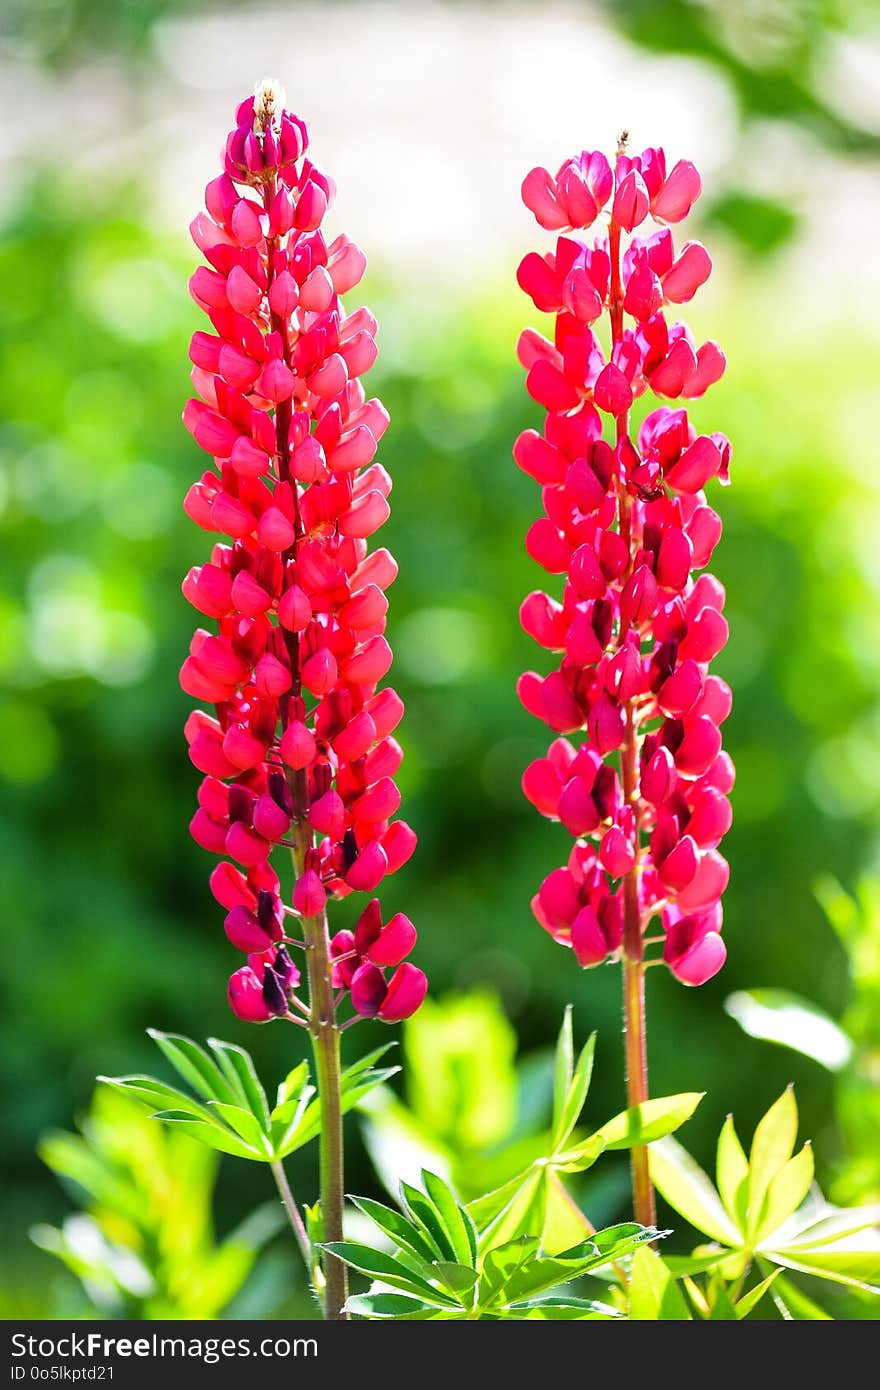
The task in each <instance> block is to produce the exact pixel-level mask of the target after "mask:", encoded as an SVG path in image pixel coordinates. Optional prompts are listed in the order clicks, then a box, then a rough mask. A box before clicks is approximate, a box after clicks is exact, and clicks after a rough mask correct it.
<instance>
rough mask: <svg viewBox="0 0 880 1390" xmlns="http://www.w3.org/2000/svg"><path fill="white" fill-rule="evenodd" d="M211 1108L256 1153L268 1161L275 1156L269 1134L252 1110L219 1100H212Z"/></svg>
mask: <svg viewBox="0 0 880 1390" xmlns="http://www.w3.org/2000/svg"><path fill="white" fill-rule="evenodd" d="M211 1109H212V1110H215V1111H216V1112H217V1114H218V1115H220V1116H221V1118H222V1119H224V1120H225V1121H226V1123H227V1125H228V1126H229V1128H230V1129H232V1130H234V1131H235V1133H236V1134H237V1135H238V1137H239V1138H240V1139H243V1140H244V1142H245V1143H246V1144H248V1145H249V1146H250V1148H252V1149H254V1150H255V1152H256V1153H260V1154H262V1155H263V1156H264V1158H266V1160H267V1161H268V1160H271V1159H272V1158H273V1156H274V1155H273V1150H272V1145H271V1142H270V1140H269V1136H268V1135H267V1134H265V1133H264V1131H263V1129H262V1127H261V1125H260V1122H259V1120H258V1119H257V1117H256V1115H254V1113H253V1112H252V1111H251V1110H245V1109H244V1107H243V1106H241V1105H225V1104H224V1103H223V1102H222V1101H219V1100H215V1101H213V1102H212V1104H211Z"/></svg>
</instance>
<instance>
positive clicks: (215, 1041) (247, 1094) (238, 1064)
mask: <svg viewBox="0 0 880 1390" xmlns="http://www.w3.org/2000/svg"><path fill="white" fill-rule="evenodd" d="M208 1046H209V1047H210V1049H211V1051H212V1052H213V1053H214V1056H215V1057H216V1058H217V1061H218V1062H219V1063H220V1066H221V1067H222V1069H223V1071H224V1073H225V1075H226V1078H227V1080H228V1081H229V1083H230V1085H232V1084H236V1085H238V1087H239V1088H240V1089H241V1092H242V1095H243V1096H244V1101H245V1104H246V1105H247V1106H248V1107H249V1109H250V1111H251V1113H252V1114H253V1115H254V1116H255V1117H256V1119H257V1120H258V1121H259V1124H260V1125H261V1127H262V1129H263V1130H264V1132H267V1131H268V1129H269V1102H268V1101H267V1099H266V1092H265V1091H264V1090H263V1087H262V1083H261V1082H260V1078H259V1077H258V1076H257V1070H256V1067H255V1066H254V1062H253V1058H252V1057H251V1054H250V1053H249V1052H246V1051H245V1049H244V1048H243V1047H238V1046H237V1045H236V1044H235V1043H228V1042H222V1041H221V1040H220V1039H219V1038H209V1039H208Z"/></svg>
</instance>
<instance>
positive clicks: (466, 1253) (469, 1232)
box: [422, 1168, 477, 1268]
mask: <svg viewBox="0 0 880 1390" xmlns="http://www.w3.org/2000/svg"><path fill="white" fill-rule="evenodd" d="M422 1182H423V1183H424V1185H425V1192H426V1194H427V1196H428V1197H429V1198H430V1200H431V1202H432V1204H433V1207H434V1210H435V1212H436V1213H437V1217H438V1219H439V1221H440V1223H441V1225H442V1226H443V1229H444V1231H445V1232H446V1234H447V1236H448V1237H449V1243H450V1245H451V1246H452V1249H453V1250H454V1252H455V1260H456V1262H457V1263H458V1264H460V1265H468V1266H470V1267H472V1268H475V1267H476V1263H477V1232H476V1227H475V1226H474V1223H473V1221H472V1220H471V1218H470V1216H468V1214H467V1212H466V1211H465V1210H464V1208H463V1207H461V1206H459V1204H458V1202H457V1201H456V1200H455V1196H454V1195H453V1193H452V1190H451V1188H449V1187H448V1186H447V1184H446V1183H445V1182H444V1181H443V1179H442V1178H440V1177H438V1176H437V1174H436V1173H429V1172H428V1170H427V1169H426V1168H423V1169H422Z"/></svg>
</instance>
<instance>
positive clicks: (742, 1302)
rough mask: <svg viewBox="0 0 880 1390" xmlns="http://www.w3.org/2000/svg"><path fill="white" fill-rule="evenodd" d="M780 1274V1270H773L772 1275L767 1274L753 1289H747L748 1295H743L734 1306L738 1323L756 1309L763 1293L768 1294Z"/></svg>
mask: <svg viewBox="0 0 880 1390" xmlns="http://www.w3.org/2000/svg"><path fill="white" fill-rule="evenodd" d="M781 1273H782V1270H781V1269H774V1270H773V1273H772V1274H768V1276H767V1278H766V1279H762V1280H761V1282H760V1284H756V1285H755V1287H754V1288H753V1289H749V1291H748V1293H744V1294H743V1296H742V1298H741V1299H739V1301H738V1302H737V1303H735V1304H734V1312H735V1313H736V1316H737V1319H738V1320H739V1321H742V1319H743V1318H747V1317H748V1316H749V1313H751V1312H753V1311H754V1309H755V1308H757V1306H758V1304H759V1303H760V1302H761V1299H762V1298H763V1297H764V1295H765V1293H767V1292H768V1290H769V1289H770V1286H771V1285H772V1284H773V1283H774V1282H775V1281H776V1279H778V1278H779V1275H780V1274H781Z"/></svg>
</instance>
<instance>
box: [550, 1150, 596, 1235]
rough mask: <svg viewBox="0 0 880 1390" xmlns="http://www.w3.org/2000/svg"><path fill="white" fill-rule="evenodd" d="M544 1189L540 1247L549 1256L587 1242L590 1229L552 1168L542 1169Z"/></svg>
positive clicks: (591, 1230)
mask: <svg viewBox="0 0 880 1390" xmlns="http://www.w3.org/2000/svg"><path fill="white" fill-rule="evenodd" d="M544 1186H545V1189H546V1198H545V1204H544V1225H543V1228H542V1231H541V1245H542V1246H543V1248H544V1249H545V1250H546V1252H547V1254H548V1255H558V1254H559V1252H560V1251H561V1250H570V1249H571V1247H572V1246H573V1245H578V1244H579V1243H580V1242H581V1241H584V1240H587V1239H588V1238H589V1237H590V1236H591V1235H592V1233H593V1228H592V1226H591V1225H590V1223H589V1222H588V1221H587V1219H586V1217H585V1216H584V1214H583V1212H582V1211H581V1209H580V1207H579V1206H578V1204H577V1202H575V1201H574V1199H573V1197H572V1196H571V1193H570V1192H568V1191H567V1190H566V1188H565V1187H564V1185H563V1183H562V1181H561V1179H560V1178H559V1176H558V1174H556V1173H554V1172H553V1170H552V1168H547V1169H545V1176H544Z"/></svg>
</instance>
